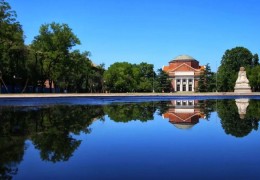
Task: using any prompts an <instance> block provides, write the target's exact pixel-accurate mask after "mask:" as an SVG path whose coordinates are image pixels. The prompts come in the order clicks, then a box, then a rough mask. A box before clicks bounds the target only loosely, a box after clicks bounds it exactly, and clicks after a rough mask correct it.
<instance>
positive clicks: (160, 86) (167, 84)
mask: <svg viewBox="0 0 260 180" xmlns="http://www.w3.org/2000/svg"><path fill="white" fill-rule="evenodd" d="M157 72H158V74H157V75H156V80H155V85H154V86H155V91H156V92H170V91H171V81H170V79H169V77H168V74H167V73H165V72H164V71H163V70H162V69H158V71H157Z"/></svg>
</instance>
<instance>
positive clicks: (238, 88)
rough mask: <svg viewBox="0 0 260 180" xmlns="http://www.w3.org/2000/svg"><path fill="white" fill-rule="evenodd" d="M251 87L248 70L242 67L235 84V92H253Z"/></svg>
mask: <svg viewBox="0 0 260 180" xmlns="http://www.w3.org/2000/svg"><path fill="white" fill-rule="evenodd" d="M251 92H252V90H251V87H250V85H249V81H248V79H247V77H246V71H245V68H244V67H240V70H239V72H238V78H237V80H236V85H235V93H251Z"/></svg>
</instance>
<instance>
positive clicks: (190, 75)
mask: <svg viewBox="0 0 260 180" xmlns="http://www.w3.org/2000/svg"><path fill="white" fill-rule="evenodd" d="M204 68H205V66H200V65H199V62H198V61H197V60H196V59H194V58H193V57H191V56H188V55H180V56H177V57H176V58H174V59H173V60H172V61H170V62H169V66H164V67H163V71H164V72H166V73H167V74H168V76H169V78H170V80H171V84H172V90H173V91H174V92H182V91H191V92H194V91H196V89H197V88H198V81H199V77H200V74H201V72H203V71H204Z"/></svg>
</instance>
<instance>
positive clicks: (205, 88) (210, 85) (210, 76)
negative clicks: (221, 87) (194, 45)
mask: <svg viewBox="0 0 260 180" xmlns="http://www.w3.org/2000/svg"><path fill="white" fill-rule="evenodd" d="M215 80H216V79H215V74H214V73H213V72H211V68H210V66H209V64H207V65H206V66H205V70H204V71H202V72H201V74H200V78H199V83H198V91H199V92H212V91H213V90H215V89H216V81H215Z"/></svg>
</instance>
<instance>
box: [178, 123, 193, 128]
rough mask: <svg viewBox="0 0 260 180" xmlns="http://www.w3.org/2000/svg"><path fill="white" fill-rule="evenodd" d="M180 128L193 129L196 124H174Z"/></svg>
mask: <svg viewBox="0 0 260 180" xmlns="http://www.w3.org/2000/svg"><path fill="white" fill-rule="evenodd" d="M173 125H174V126H175V127H176V128H178V129H191V128H192V127H193V126H194V124H173Z"/></svg>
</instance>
